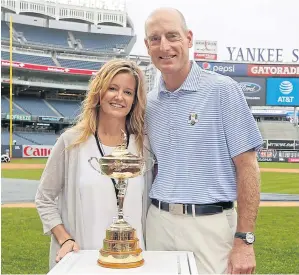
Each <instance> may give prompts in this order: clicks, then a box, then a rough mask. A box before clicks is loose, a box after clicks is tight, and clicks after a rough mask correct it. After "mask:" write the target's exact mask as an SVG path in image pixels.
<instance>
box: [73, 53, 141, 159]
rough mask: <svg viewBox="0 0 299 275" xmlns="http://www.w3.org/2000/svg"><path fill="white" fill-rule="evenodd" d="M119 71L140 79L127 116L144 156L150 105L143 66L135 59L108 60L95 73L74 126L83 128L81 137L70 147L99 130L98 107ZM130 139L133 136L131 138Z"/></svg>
mask: <svg viewBox="0 0 299 275" xmlns="http://www.w3.org/2000/svg"><path fill="white" fill-rule="evenodd" d="M119 73H130V74H131V75H133V76H134V79H135V81H136V91H135V99H134V103H133V105H132V109H131V110H130V112H129V114H128V115H127V117H126V127H127V129H128V132H129V134H134V135H135V140H136V144H137V151H138V153H139V154H141V155H142V153H143V140H144V114H145V105H146V90H145V83H144V77H143V73H142V71H141V69H139V67H138V66H137V65H136V63H134V62H133V61H130V60H126V59H114V60H110V61H108V62H107V63H105V64H104V65H103V66H102V67H101V69H100V70H99V71H98V72H97V74H96V75H95V76H94V78H93V79H92V81H91V82H90V85H89V91H88V93H87V96H86V98H85V100H84V101H83V102H82V112H81V114H80V115H79V117H78V121H77V123H76V125H75V126H73V127H72V128H71V129H75V130H78V131H79V136H78V138H77V139H76V140H75V141H74V143H73V144H72V145H71V146H70V147H74V146H76V145H79V144H80V143H82V142H84V141H86V140H87V139H88V137H89V136H90V135H91V134H94V133H95V132H96V129H97V123H98V118H97V115H98V114H99V112H97V109H98V107H99V104H100V103H101V99H102V97H103V95H104V93H105V92H106V91H107V90H108V88H109V85H110V83H111V81H112V79H113V78H114V77H115V76H116V75H117V74H119ZM128 138H129V137H128Z"/></svg>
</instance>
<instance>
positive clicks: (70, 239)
mask: <svg viewBox="0 0 299 275" xmlns="http://www.w3.org/2000/svg"><path fill="white" fill-rule="evenodd" d="M68 241H73V242H75V240H74V239H72V238H69V239H67V240H65V241H64V242H63V243H62V244H61V245H60V247H62V246H63V245H64V244H65V243H66V242H68Z"/></svg>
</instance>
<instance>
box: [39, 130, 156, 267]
mask: <svg viewBox="0 0 299 275" xmlns="http://www.w3.org/2000/svg"><path fill="white" fill-rule="evenodd" d="M77 135H78V132H76V131H75V130H73V129H72V130H68V131H66V132H65V133H63V134H62V135H61V136H60V137H59V139H58V140H57V142H56V144H55V145H54V147H53V149H52V152H51V154H50V157H49V159H48V161H47V164H46V167H45V169H44V171H43V174H42V176H41V179H40V184H39V186H38V189H37V193H36V196H35V204H36V207H37V211H38V213H39V216H40V218H41V221H42V224H43V232H44V234H45V235H51V245H50V259H49V266H50V269H52V268H53V267H54V266H55V264H56V262H55V258H56V253H57V251H58V250H59V248H60V246H59V244H58V242H57V240H56V238H55V236H54V235H53V234H52V232H51V230H52V228H54V227H55V226H57V225H58V224H63V225H64V226H65V229H66V231H67V232H68V233H69V234H70V235H71V236H72V238H74V239H75V240H76V242H77V243H78V245H79V247H80V248H82V247H84V240H83V232H82V231H83V223H82V218H81V217H82V206H81V199H80V191H79V185H78V184H77V177H76V175H77V173H76V171H77V170H78V167H77V166H78V152H79V146H80V145H79V146H76V147H74V148H72V149H67V147H68V146H69V145H71V144H72V142H73V141H74V139H75V138H76V137H77ZM133 143H135V137H134V135H131V136H130V145H129V148H128V149H129V151H130V146H132V144H133ZM144 148H145V149H144V158H145V159H146V160H147V159H149V158H150V157H151V158H152V157H153V156H151V154H150V146H149V142H148V139H147V138H146V137H145V141H144ZM147 166H148V165H147ZM152 171H153V169H151V170H149V171H147V172H146V173H145V174H144V182H145V183H144V184H145V188H144V194H143V216H142V226H143V235H144V239H145V228H146V226H145V221H146V215H147V211H148V208H149V205H150V199H149V190H150V188H151V184H152V180H153V172H152Z"/></svg>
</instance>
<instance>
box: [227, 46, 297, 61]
mask: <svg viewBox="0 0 299 275" xmlns="http://www.w3.org/2000/svg"><path fill="white" fill-rule="evenodd" d="M226 49H227V52H228V55H229V59H228V60H229V61H237V62H276V63H282V62H284V61H285V60H284V51H283V49H275V48H238V47H226ZM288 54H290V55H291V60H290V62H291V63H299V48H297V49H292V50H291V51H290V53H288Z"/></svg>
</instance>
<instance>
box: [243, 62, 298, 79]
mask: <svg viewBox="0 0 299 275" xmlns="http://www.w3.org/2000/svg"><path fill="white" fill-rule="evenodd" d="M248 76H267V77H269V76H270V77H271V76H280V77H282V76H283V77H292V76H293V77H299V65H265V64H250V65H248Z"/></svg>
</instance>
